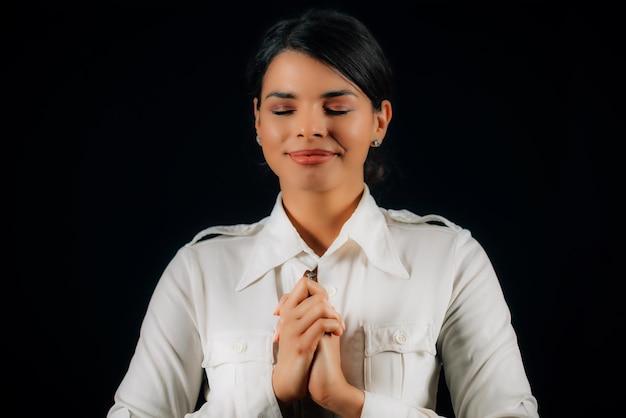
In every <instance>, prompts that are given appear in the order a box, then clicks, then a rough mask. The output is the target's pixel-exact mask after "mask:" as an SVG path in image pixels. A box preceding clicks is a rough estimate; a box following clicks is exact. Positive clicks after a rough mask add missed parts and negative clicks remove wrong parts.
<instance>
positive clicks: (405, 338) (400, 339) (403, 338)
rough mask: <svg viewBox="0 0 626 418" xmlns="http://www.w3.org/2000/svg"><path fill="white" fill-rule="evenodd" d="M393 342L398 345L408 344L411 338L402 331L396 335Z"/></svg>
mask: <svg viewBox="0 0 626 418" xmlns="http://www.w3.org/2000/svg"><path fill="white" fill-rule="evenodd" d="M393 340H394V341H395V342H397V343H398V344H406V342H407V341H409V337H408V336H407V335H406V334H405V333H404V332H402V331H398V332H396V333H395V334H394V336H393Z"/></svg>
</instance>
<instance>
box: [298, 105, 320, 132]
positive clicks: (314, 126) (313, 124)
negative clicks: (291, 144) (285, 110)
mask: <svg viewBox="0 0 626 418" xmlns="http://www.w3.org/2000/svg"><path fill="white" fill-rule="evenodd" d="M324 116H325V115H324V111H323V110H322V109H316V108H313V109H310V110H306V111H304V110H300V111H299V112H298V118H297V125H296V129H297V134H298V137H299V138H323V137H324V136H326V132H327V128H326V119H325V117H324Z"/></svg>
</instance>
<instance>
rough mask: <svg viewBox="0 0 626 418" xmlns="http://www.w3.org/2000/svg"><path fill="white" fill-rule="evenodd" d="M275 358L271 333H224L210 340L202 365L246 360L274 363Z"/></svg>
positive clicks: (207, 365)
mask: <svg viewBox="0 0 626 418" xmlns="http://www.w3.org/2000/svg"><path fill="white" fill-rule="evenodd" d="M273 359H274V355H273V348H272V335H271V334H268V333H263V334H256V335H255V334H250V333H242V334H223V335H217V336H215V337H214V338H211V339H210V340H209V344H208V350H207V355H206V357H205V360H204V361H203V362H202V366H203V367H216V366H219V365H221V364H225V363H246V362H262V363H272V362H273Z"/></svg>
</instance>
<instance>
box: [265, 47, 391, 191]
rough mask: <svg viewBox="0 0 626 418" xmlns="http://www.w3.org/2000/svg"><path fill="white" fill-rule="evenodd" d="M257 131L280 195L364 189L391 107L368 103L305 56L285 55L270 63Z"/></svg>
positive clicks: (334, 74) (350, 85)
mask: <svg viewBox="0 0 626 418" xmlns="http://www.w3.org/2000/svg"><path fill="white" fill-rule="evenodd" d="M258 100H259V98H255V99H254V115H255V128H256V132H257V135H258V137H259V138H260V140H261V146H262V148H263V155H264V156H265V160H266V161H267V163H268V165H269V166H270V168H271V169H272V170H273V171H274V173H275V174H276V175H277V176H278V178H279V181H280V185H281V189H282V190H283V191H287V192H288V191H290V190H295V189H297V190H300V191H316V192H320V191H329V190H332V189H334V188H338V187H341V188H344V187H348V188H350V187H358V188H360V187H362V184H363V164H364V162H365V158H366V157H367V153H368V150H369V147H370V146H371V144H372V141H374V140H375V139H377V140H379V141H380V142H382V140H383V137H384V136H385V132H386V130H387V125H388V123H389V121H390V119H391V105H390V103H389V102H388V101H384V102H383V106H382V110H381V111H380V112H376V111H374V109H373V107H372V103H371V101H370V100H369V98H368V97H367V96H366V95H365V94H364V93H363V92H362V91H361V90H360V89H359V88H358V87H357V86H356V85H354V84H353V83H351V82H350V81H348V80H347V79H346V78H345V77H343V76H342V75H341V74H339V73H338V72H337V71H335V70H333V69H331V68H330V67H328V66H326V65H324V64H322V63H321V62H319V61H316V60H314V59H313V58H311V57H309V56H308V55H306V54H303V53H299V52H294V51H285V52H282V53H281V54H279V55H277V56H276V57H275V58H274V60H273V61H272V62H271V63H270V65H269V67H268V69H267V72H266V73H265V77H264V80H263V88H262V90H261V96H260V101H261V106H260V108H259V109H257V103H258Z"/></svg>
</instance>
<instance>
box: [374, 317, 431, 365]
mask: <svg viewBox="0 0 626 418" xmlns="http://www.w3.org/2000/svg"><path fill="white" fill-rule="evenodd" d="M363 328H364V331H365V356H367V357H369V356H373V355H375V354H378V353H380V352H382V351H395V352H398V353H410V352H416V351H425V352H427V353H430V354H432V355H433V356H434V355H436V352H437V350H436V348H435V341H434V338H433V335H432V324H429V323H410V322H400V323H387V324H380V325H369V324H366V325H364V327H363Z"/></svg>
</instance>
